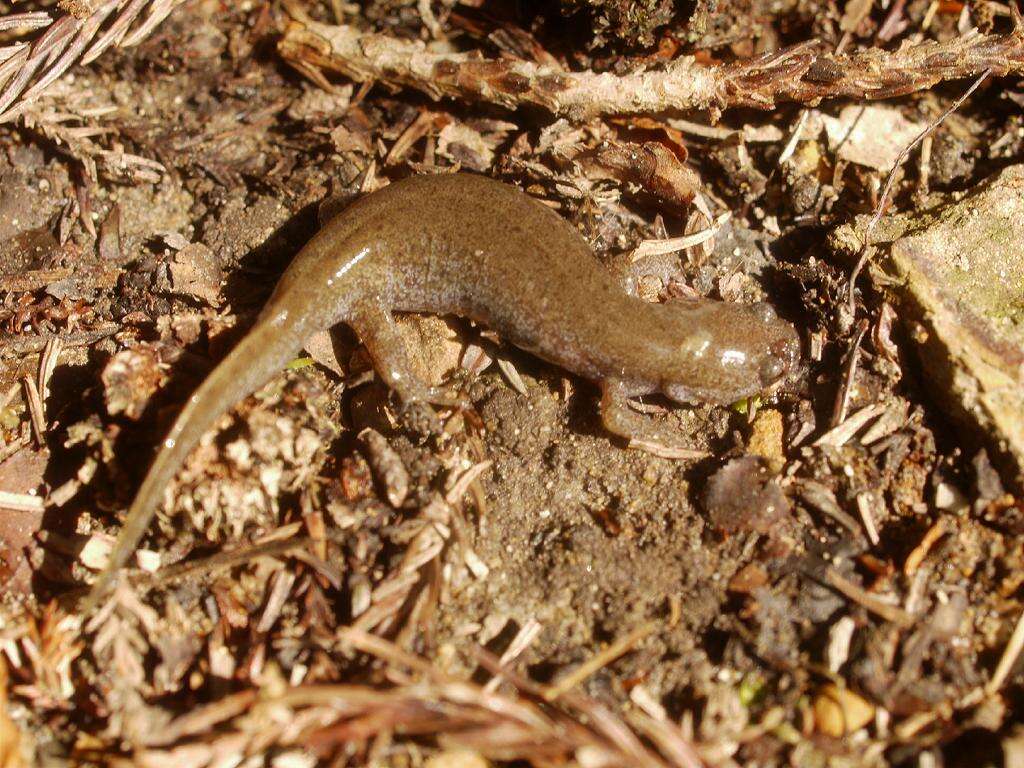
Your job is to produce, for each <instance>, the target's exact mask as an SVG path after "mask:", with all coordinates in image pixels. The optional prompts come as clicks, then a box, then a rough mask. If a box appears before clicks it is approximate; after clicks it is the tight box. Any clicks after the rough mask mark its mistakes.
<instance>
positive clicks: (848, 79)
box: [278, 20, 1024, 119]
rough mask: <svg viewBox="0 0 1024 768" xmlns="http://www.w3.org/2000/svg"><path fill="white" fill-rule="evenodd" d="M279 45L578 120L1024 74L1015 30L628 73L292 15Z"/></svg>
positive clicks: (311, 67) (376, 76)
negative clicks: (444, 49) (498, 54)
mask: <svg viewBox="0 0 1024 768" xmlns="http://www.w3.org/2000/svg"><path fill="white" fill-rule="evenodd" d="M278 47H279V50H280V52H281V55H282V56H283V57H284V58H285V59H286V60H287V61H289V62H290V63H292V64H293V65H294V66H296V67H297V68H298V69H300V70H301V71H303V72H304V73H305V74H307V75H308V76H310V77H311V78H313V79H315V80H317V81H318V82H321V83H323V82H325V80H324V77H323V74H322V72H323V71H328V72H336V73H340V74H342V75H344V76H345V77H348V78H351V79H353V80H357V81H360V82H364V81H369V80H379V81H381V82H383V83H387V84H390V85H394V86H410V87H412V88H415V89H417V90H420V91H423V92H424V93H426V94H427V95H429V96H430V97H432V98H434V99H440V98H443V97H449V98H455V99H466V100H477V101H485V102H490V103H494V104H500V105H502V106H505V107H508V108H515V107H520V106H528V105H529V106H537V107H541V108H543V109H545V110H547V111H548V112H551V113H552V114H554V115H559V116H566V117H570V118H574V119H583V118H586V117H590V116H594V115H599V114H650V113H658V112H666V111H668V112H671V111H681V110H687V109H695V108H696V109H711V110H714V111H716V112H717V111H720V110H722V109H728V108H730V107H741V106H743V107H758V108H763V109H770V108H772V107H774V106H775V104H776V103H777V102H780V101H795V102H801V103H815V102H818V101H820V100H821V99H825V98H835V97H839V96H844V97H857V98H866V99H884V98H891V97H893V96H899V95H903V94H907V93H912V92H914V91H918V90H922V89H925V88H928V87H930V86H932V85H934V84H935V83H938V82H940V81H943V80H952V79H957V78H963V77H969V76H971V75H974V74H977V73H979V72H982V71H984V70H986V69H991V70H992V72H993V74H996V75H1005V74H1010V73H1020V72H1021V71H1024V33H1022V32H1021V31H1020V30H1018V31H1016V32H1015V33H1014V34H1011V35H1005V36H995V35H980V34H973V35H968V36H964V37H961V38H958V39H956V40H952V41H950V42H947V43H936V42H925V43H918V44H916V45H908V46H905V47H903V48H901V49H900V50H898V51H886V50H882V49H877V48H875V49H869V50H866V51H861V52H857V53H853V54H849V55H844V56H836V55H832V54H831V53H829V52H828V51H827V49H826V48H825V47H824V46H821V45H819V44H817V43H814V42H810V43H803V44H800V45H797V46H794V47H792V48H787V49H785V50H781V51H776V52H773V53H770V54H766V55H764V56H761V57H759V58H757V59H753V60H750V61H745V62H741V63H736V64H728V65H721V66H713V67H708V66H703V65H700V64H698V63H697V62H696V61H695V60H694V59H693V58H692V57H682V58H679V59H675V60H674V61H672V62H671V63H669V64H668V65H667V66H666V67H665V68H663V69H658V70H651V71H646V72H637V73H632V74H627V75H614V74H610V73H601V74H597V73H593V72H566V71H564V70H560V69H556V68H553V67H551V66H548V65H544V64H535V63H533V62H529V61H523V60H519V59H505V58H502V59H485V58H483V57H481V56H480V55H479V54H478V53H475V52H474V53H434V52H431V51H428V50H427V49H426V48H425V47H424V46H423V45H422V44H421V43H419V42H409V41H405V40H399V39H396V38H392V37H388V36H386V35H377V34H368V33H366V32H362V31H360V30H358V29H356V28H354V27H349V26H329V25H326V24H319V23H316V22H312V21H308V20H305V21H302V22H298V21H296V22H293V23H292V24H291V26H290V27H289V29H288V30H287V32H286V33H285V35H284V37H283V38H282V40H281V41H280V43H279V44H278Z"/></svg>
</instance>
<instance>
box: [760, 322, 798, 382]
mask: <svg viewBox="0 0 1024 768" xmlns="http://www.w3.org/2000/svg"><path fill="white" fill-rule="evenodd" d="M799 359H800V341H799V339H797V337H796V335H795V334H793V335H786V336H783V337H781V338H777V339H775V340H774V341H772V342H771V343H770V344H769V345H768V352H767V354H766V355H765V356H764V358H763V359H762V360H761V364H760V367H759V368H758V375H759V376H760V378H761V386H763V387H770V386H771V385H772V384H774V383H776V382H777V381H779V380H780V379H782V378H783V377H785V376H787V375H788V374H789V373H790V372H791V371H792V370H793V368H794V367H795V366H796V364H797V362H798V361H799Z"/></svg>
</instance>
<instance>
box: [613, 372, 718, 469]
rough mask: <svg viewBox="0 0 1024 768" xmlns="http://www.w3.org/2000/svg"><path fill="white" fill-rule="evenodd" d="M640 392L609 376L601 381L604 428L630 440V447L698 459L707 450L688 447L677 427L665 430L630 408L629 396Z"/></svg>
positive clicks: (681, 457)
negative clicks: (676, 429) (676, 431)
mask: <svg viewBox="0 0 1024 768" xmlns="http://www.w3.org/2000/svg"><path fill="white" fill-rule="evenodd" d="M637 394H640V392H639V391H637V388H636V387H633V386H630V384H629V383H628V382H625V381H621V380H619V379H606V380H605V381H604V382H603V383H602V384H601V421H602V422H603V423H604V426H605V429H607V430H608V431H609V432H611V433H612V434H614V435H618V436H619V437H623V438H625V439H626V440H628V441H629V447H630V448H639V449H640V450H643V451H646V452H648V453H653V454H655V455H657V456H663V457H667V458H679V459H695V458H700V457H702V456H705V455H706V453H705V452H704V451H697V450H694V449H692V448H688V447H686V445H685V443H686V441H685V440H684V439H683V436H682V435H681V434H679V433H674V432H675V431H674V430H667V429H663V428H661V427H659V426H657V425H656V424H654V423H652V420H651V419H650V418H647V417H644V416H641V415H640V414H639V413H637V412H636V411H634V410H633V409H632V408H630V407H629V398H630V397H631V396H633V395H637Z"/></svg>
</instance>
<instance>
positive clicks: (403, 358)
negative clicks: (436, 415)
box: [350, 306, 466, 408]
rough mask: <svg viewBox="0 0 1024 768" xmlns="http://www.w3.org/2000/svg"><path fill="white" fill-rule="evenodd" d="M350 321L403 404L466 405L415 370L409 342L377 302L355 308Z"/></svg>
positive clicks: (383, 376)
mask: <svg viewBox="0 0 1024 768" xmlns="http://www.w3.org/2000/svg"><path fill="white" fill-rule="evenodd" d="M350 322H351V325H352V328H353V329H354V330H355V332H356V333H357V334H358V336H359V340H360V341H362V342H363V346H365V347H366V351H367V352H368V353H369V354H370V359H371V360H372V361H373V367H374V369H375V370H376V371H377V374H378V375H379V376H380V377H381V379H382V380H383V381H384V383H385V384H387V386H388V387H389V388H390V389H391V390H392V391H393V392H394V393H395V395H396V396H397V398H398V401H399V402H400V403H401V405H402V407H403V408H409V407H411V406H415V405H417V404H429V405H438V406H441V407H448V408H459V407H464V406H465V405H466V402H465V400H464V399H462V398H460V397H458V396H457V395H453V394H452V393H450V392H446V391H445V390H443V389H442V388H440V387H432V386H430V385H429V384H427V383H426V382H424V381H423V379H422V378H421V377H420V376H419V375H418V374H417V373H416V372H415V369H414V368H413V366H412V364H411V358H410V355H409V349H408V346H407V344H406V342H405V339H404V338H403V336H402V333H401V331H400V330H399V328H398V324H397V323H396V322H395V318H394V317H393V316H392V314H391V312H389V311H388V310H386V309H384V308H383V307H379V306H378V307H368V308H364V309H361V310H360V311H358V312H356V313H355V315H354V316H353V317H352V320H351V321H350Z"/></svg>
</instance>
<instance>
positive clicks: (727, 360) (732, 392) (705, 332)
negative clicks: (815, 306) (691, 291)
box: [661, 302, 800, 403]
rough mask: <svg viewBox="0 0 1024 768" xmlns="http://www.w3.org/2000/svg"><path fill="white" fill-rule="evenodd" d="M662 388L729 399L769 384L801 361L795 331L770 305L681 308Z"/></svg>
mask: <svg viewBox="0 0 1024 768" xmlns="http://www.w3.org/2000/svg"><path fill="white" fill-rule="evenodd" d="M679 320H680V322H679V328H678V330H677V332H676V338H679V339H680V341H679V343H678V345H677V346H676V348H675V349H674V350H673V352H672V356H673V358H674V359H673V361H672V365H671V368H672V369H673V370H674V371H678V374H677V375H675V374H673V375H671V376H669V377H666V378H665V379H664V380H663V381H662V383H661V391H662V392H664V394H665V395H667V396H668V397H669V398H671V399H672V400H675V401H676V402H681V403H686V402H694V401H696V400H704V401H711V402H717V403H732V402H736V401H737V400H740V399H742V398H744V397H750V396H751V395H756V394H758V393H759V392H764V391H766V390H769V389H772V388H774V387H775V386H776V385H777V384H779V383H780V382H781V381H783V380H785V379H786V378H788V377H789V375H790V374H791V373H792V372H793V370H794V369H795V368H796V365H797V363H798V362H799V360H800V339H799V337H798V336H797V333H796V330H795V329H794V328H793V326H792V325H790V324H789V323H787V322H786V321H785V320H782V319H780V318H779V317H778V316H777V315H776V314H775V310H774V309H772V307H771V306H770V305H769V304H765V303H763V302H762V303H758V304H734V303H730V302H705V303H702V304H701V305H700V306H699V307H698V308H697V309H688V310H682V312H681V313H680V316H679Z"/></svg>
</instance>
